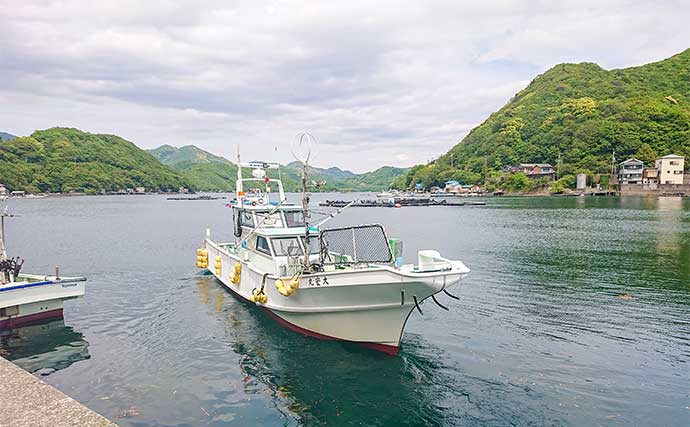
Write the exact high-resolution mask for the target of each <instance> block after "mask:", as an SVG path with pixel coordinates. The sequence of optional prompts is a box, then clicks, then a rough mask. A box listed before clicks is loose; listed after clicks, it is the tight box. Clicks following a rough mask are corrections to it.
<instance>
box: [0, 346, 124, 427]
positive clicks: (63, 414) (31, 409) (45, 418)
mask: <svg viewBox="0 0 690 427" xmlns="http://www.w3.org/2000/svg"><path fill="white" fill-rule="evenodd" d="M25 426H26V427H29V426H30V427H43V426H45V427H73V426H74V427H78V426H79V427H81V426H83V427H117V426H116V424H115V423H113V422H111V421H109V420H108V419H106V418H104V417H103V416H101V415H99V414H97V413H96V412H94V411H92V410H91V409H89V408H87V407H86V406H84V405H82V404H81V403H79V402H77V401H76V400H74V399H72V398H71V397H69V396H67V395H66V394H64V393H63V392H61V391H59V390H58V389H56V388H55V387H53V386H51V385H49V384H46V383H44V382H43V381H41V380H40V379H38V378H37V377H35V376H33V375H31V374H30V373H28V372H26V371H24V370H23V369H21V368H20V367H18V366H16V365H15V364H13V363H12V362H9V361H7V360H5V359H4V358H2V357H0V427H25Z"/></svg>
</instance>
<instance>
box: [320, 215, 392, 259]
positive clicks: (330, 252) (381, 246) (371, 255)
mask: <svg viewBox="0 0 690 427" xmlns="http://www.w3.org/2000/svg"><path fill="white" fill-rule="evenodd" d="M333 236H335V238H334V237H333ZM318 239H319V246H320V253H319V262H320V263H321V264H322V265H356V264H390V263H392V262H393V251H392V250H391V246H390V242H389V240H388V236H387V235H386V230H385V229H384V227H383V225H381V224H362V225H355V226H349V227H336V228H328V229H324V230H321V231H320V232H319V237H318ZM377 240H378V242H377ZM334 245H335V246H336V247H333V246H334ZM372 245H377V246H372ZM358 248H359V251H358Z"/></svg>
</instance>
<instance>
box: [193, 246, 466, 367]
mask: <svg viewBox="0 0 690 427" xmlns="http://www.w3.org/2000/svg"><path fill="white" fill-rule="evenodd" d="M204 246H205V248H206V249H207V250H208V253H209V259H210V260H215V259H216V257H217V256H220V258H221V269H220V274H218V272H217V271H215V268H211V269H210V271H211V273H212V274H213V275H214V276H215V277H216V278H217V279H218V280H219V281H220V282H221V283H222V284H223V285H224V286H225V287H227V288H228V289H229V290H230V291H232V292H233V293H234V294H236V295H237V296H239V297H240V298H242V299H244V300H247V301H249V300H250V297H251V295H252V291H253V290H254V289H259V288H261V287H262V286H263V288H264V291H265V293H266V295H267V296H268V301H267V303H266V304H259V303H257V304H256V305H259V306H260V307H262V308H263V309H264V310H266V311H267V312H268V313H269V314H270V315H271V317H273V318H274V319H276V320H277V321H278V322H279V323H280V324H281V325H283V326H285V327H287V328H288V329H291V330H293V331H297V332H300V333H302V334H305V335H309V336H312V337H316V338H321V339H327V340H342V341H350V342H355V343H359V344H363V345H365V346H367V347H371V348H374V349H376V350H379V351H383V352H385V353H388V354H395V353H396V352H397V351H398V348H399V347H400V342H401V339H402V335H403V332H404V329H405V324H406V323H407V319H408V317H409V315H410V314H411V312H412V311H413V310H415V307H416V306H418V305H419V304H421V303H422V302H423V301H424V300H425V299H426V298H428V297H430V296H432V295H434V294H436V293H438V292H441V291H442V290H443V289H446V288H448V287H449V286H451V285H453V284H455V283H457V281H458V280H460V279H461V278H462V277H463V276H464V275H465V274H466V273H464V272H463V271H464V270H463V269H461V268H457V269H453V270H452V271H447V272H436V273H422V274H404V273H402V272H400V271H399V270H397V269H394V268H388V267H381V268H377V269H352V270H348V271H338V272H324V273H317V274H311V275H309V277H307V276H305V277H302V279H301V281H300V282H301V283H300V287H299V289H298V290H297V291H296V292H295V293H294V294H292V295H290V296H288V297H286V296H283V295H281V294H280V293H279V292H278V290H277V288H276V287H275V286H274V280H275V277H272V276H270V275H266V274H264V273H263V271H265V270H263V269H258V268H256V266H255V265H254V264H253V263H252V262H248V261H243V260H241V258H240V257H239V256H237V255H234V254H230V253H229V252H227V251H225V250H224V249H223V247H222V245H218V244H216V243H214V242H212V241H210V240H208V239H207V240H206V241H205V242H204ZM238 262H240V263H242V273H241V279H240V283H239V284H234V283H232V281H231V274H233V272H234V265H235V264H236V263H238ZM459 264H462V263H459ZM462 268H464V269H465V270H466V267H464V265H462Z"/></svg>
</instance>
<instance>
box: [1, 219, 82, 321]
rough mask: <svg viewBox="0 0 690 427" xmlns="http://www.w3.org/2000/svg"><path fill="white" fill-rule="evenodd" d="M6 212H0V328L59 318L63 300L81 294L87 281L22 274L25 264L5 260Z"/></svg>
mask: <svg viewBox="0 0 690 427" xmlns="http://www.w3.org/2000/svg"><path fill="white" fill-rule="evenodd" d="M11 216H12V215H9V214H8V213H7V212H6V210H5V212H2V213H0V329H7V328H14V327H18V326H21V325H25V324H28V323H33V322H37V321H42V320H46V319H57V318H62V308H63V301H64V300H66V299H71V298H78V297H81V296H83V295H84V290H85V284H86V279H85V278H83V277H59V273H58V269H57V268H56V269H55V270H56V271H55V274H54V275H52V276H45V275H35V274H24V273H21V268H22V264H23V263H24V261H23V260H22V259H20V258H18V257H15V258H8V256H7V251H6V247H5V218H7V217H11Z"/></svg>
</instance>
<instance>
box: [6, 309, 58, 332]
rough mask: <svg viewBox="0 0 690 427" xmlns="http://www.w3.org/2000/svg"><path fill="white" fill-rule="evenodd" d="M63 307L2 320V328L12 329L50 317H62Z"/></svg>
mask: <svg viewBox="0 0 690 427" xmlns="http://www.w3.org/2000/svg"><path fill="white" fill-rule="evenodd" d="M62 317H63V316H62V309H61V308H57V309H55V310H48V311H42V312H40V313H34V314H29V315H26V316H20V317H10V318H9V319H5V320H0V329H12V328H17V327H19V326H23V325H27V324H29V323H35V322H40V321H42V320H48V319H62Z"/></svg>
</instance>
